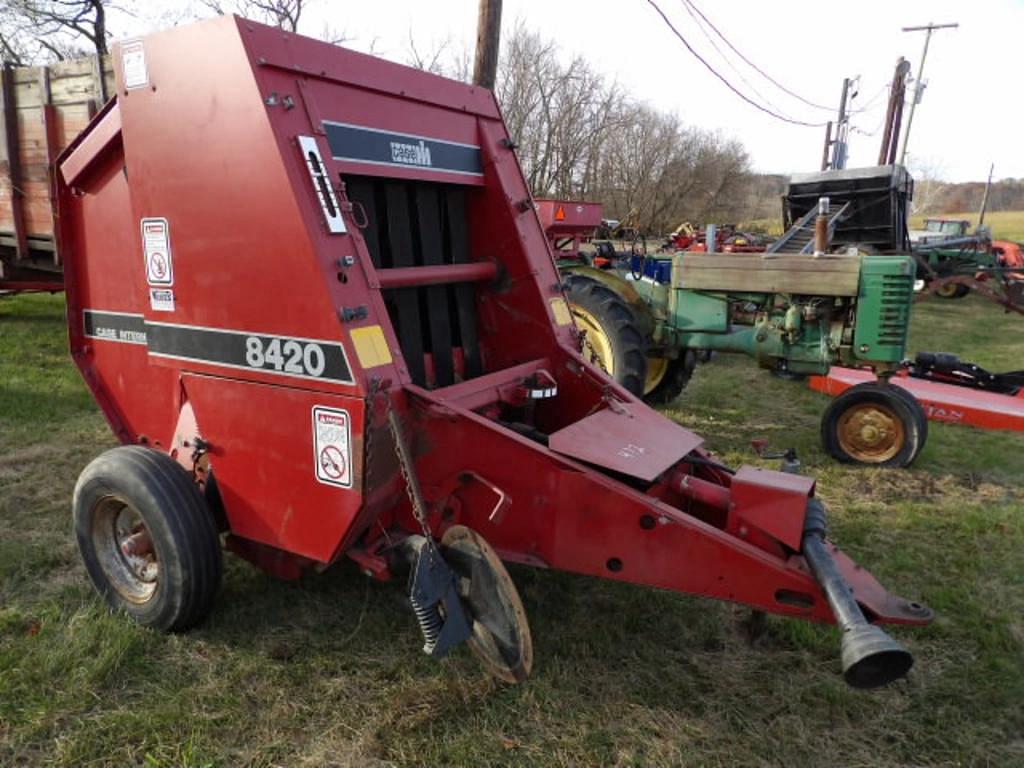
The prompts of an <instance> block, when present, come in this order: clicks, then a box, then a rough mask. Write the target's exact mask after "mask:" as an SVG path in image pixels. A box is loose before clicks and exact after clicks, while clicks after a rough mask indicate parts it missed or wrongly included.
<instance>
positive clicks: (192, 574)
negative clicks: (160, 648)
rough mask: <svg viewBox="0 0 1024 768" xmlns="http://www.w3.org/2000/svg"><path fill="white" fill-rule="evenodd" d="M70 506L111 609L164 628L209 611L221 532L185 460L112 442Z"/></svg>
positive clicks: (88, 563)
mask: <svg viewBox="0 0 1024 768" xmlns="http://www.w3.org/2000/svg"><path fill="white" fill-rule="evenodd" d="M72 506H73V515H74V521H75V535H76V537H77V539H78V548H79V550H80V551H81V553H82V559H83V560H84V562H85V567H86V570H87V571H88V573H89V578H90V579H91V580H92V582H93V584H94V585H95V587H96V589H97V590H98V591H99V593H100V594H101V595H103V597H104V598H105V599H106V601H107V602H108V603H109V604H110V606H111V607H112V608H114V609H115V610H120V611H124V612H125V613H127V614H128V615H129V616H131V617H132V618H133V619H135V620H136V621H137V622H138V623H140V624H142V625H143V626H147V627H152V628H154V629H158V630H162V631H165V632H179V631H183V630H186V629H188V628H190V627H192V626H194V625H196V624H197V623H199V622H200V621H201V620H202V619H203V618H205V616H206V615H207V614H208V613H209V611H210V609H211V607H212V606H213V601H214V598H215V597H216V594H217V589H218V587H219V586H220V579H221V570H222V561H221V550H220V539H219V537H218V535H217V528H216V525H215V523H214V520H213V516H212V515H211V514H210V512H209V510H208V509H207V506H206V503H205V502H204V501H203V496H202V494H201V493H200V491H199V489H198V487H197V486H196V484H195V483H194V482H193V479H192V476H191V475H190V474H189V473H188V472H187V471H186V470H185V469H184V468H183V467H182V466H181V465H180V464H178V463H177V462H176V461H174V459H172V458H171V457H170V456H168V455H167V454H165V453H162V452H160V451H156V450H152V449H150V448H143V447H142V446H138V445H131V446H121V447H119V448H113V449H111V450H109V451H106V452H105V453H103V454H101V455H100V456H98V457H96V458H95V459H93V461H92V462H91V463H90V464H89V466H87V467H86V468H85V470H84V471H83V472H82V474H81V475H80V476H79V478H78V483H77V484H76V485H75V494H74V501H73V505H72Z"/></svg>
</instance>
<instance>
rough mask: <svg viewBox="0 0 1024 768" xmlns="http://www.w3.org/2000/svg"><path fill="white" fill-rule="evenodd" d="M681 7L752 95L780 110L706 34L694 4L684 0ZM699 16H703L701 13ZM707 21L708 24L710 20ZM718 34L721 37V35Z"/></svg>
mask: <svg viewBox="0 0 1024 768" xmlns="http://www.w3.org/2000/svg"><path fill="white" fill-rule="evenodd" d="M683 7H684V8H685V9H686V12H687V13H688V14H690V18H691V19H693V20H694V22H696V25H697V29H699V30H700V31H701V34H703V35H704V39H705V40H707V41H708V43H709V44H710V45H711V47H712V48H714V49H715V53H717V54H718V55H719V56H721V57H722V61H724V62H725V63H726V64H728V65H729V69H731V70H732V71H733V72H735V73H736V76H737V77H738V78H739V79H740V81H741V82H742V83H743V84H744V85H746V86H747V88H749V89H750V90H751V91H753V92H754V95H755V96H757V97H758V98H759V99H761V101H763V102H764V103H765V104H767V105H768V106H769V107H771V108H772V109H775V110H778V111H779V112H782V108H781V107H779V105H778V104H776V103H774V102H773V101H772V100H771V99H769V98H768V97H767V96H765V95H764V94H763V93H761V92H760V91H759V90H758V89H757V87H756V86H755V85H754V84H753V83H751V82H750V81H749V80H747V78H745V77H744V76H743V73H742V72H740V70H739V68H738V67H737V66H736V65H735V64H733V62H732V59H731V58H730V57H729V56H728V55H726V53H725V52H724V51H723V50H722V49H721V48H719V47H718V43H716V42H715V39H714V38H713V37H712V36H711V35H710V34H708V31H707V30H706V29H705V28H704V27H703V26H701V23H700V20H699V19H698V18H697V16H698V15H699V14H700V11H699V10H697V8H696V7H695V6H694V7H692V6H691V4H690V3H688V2H685V0H684V2H683ZM695 11H696V12H695ZM701 17H702V18H703V16H702V15H701ZM705 21H707V19H705ZM708 23H709V24H710V22H708ZM719 36H720V37H721V35H719ZM723 39H724V38H723ZM726 42H728V41H726Z"/></svg>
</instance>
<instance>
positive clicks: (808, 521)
mask: <svg viewBox="0 0 1024 768" xmlns="http://www.w3.org/2000/svg"><path fill="white" fill-rule="evenodd" d="M825 528H826V519H825V505H824V504H822V503H821V502H820V501H818V500H817V499H809V500H808V502H807V516H806V518H805V519H804V534H803V555H804V559H806V560H807V564H808V565H809V566H810V568H811V572H812V573H813V574H814V578H815V579H817V580H818V584H819V585H821V588H822V590H824V592H825V596H826V597H827V598H828V603H829V605H830V606H831V607H832V613H833V614H834V615H835V618H836V623H837V624H838V625H839V627H840V629H841V630H842V632H843V639H842V651H841V653H842V662H843V677H844V678H845V680H846V682H847V683H848V684H849V685H851V686H852V687H854V688H880V687H881V686H883V685H888V684H889V683H891V682H893V681H895V680H898V679H899V678H901V677H903V676H904V675H906V674H907V672H908V671H909V670H910V668H911V667H912V666H913V664H914V657H913V656H911V655H910V651H908V650H907V649H906V648H904V647H903V646H902V645H900V644H899V643H897V642H896V641H895V640H893V639H892V638H891V637H890V636H889V635H888V634H887V633H886V632H884V631H883V630H882V629H881V628H879V627H877V626H875V625H874V624H871V623H869V622H868V620H867V619H866V618H864V613H863V611H861V609H860V606H859V605H858V604H857V601H856V600H854V599H853V595H852V589H851V588H850V585H849V584H848V583H847V581H846V579H844V578H843V575H842V573H841V572H840V570H839V566H838V565H837V564H836V561H835V558H833V557H832V553H831V552H829V550H828V547H827V546H826V544H825Z"/></svg>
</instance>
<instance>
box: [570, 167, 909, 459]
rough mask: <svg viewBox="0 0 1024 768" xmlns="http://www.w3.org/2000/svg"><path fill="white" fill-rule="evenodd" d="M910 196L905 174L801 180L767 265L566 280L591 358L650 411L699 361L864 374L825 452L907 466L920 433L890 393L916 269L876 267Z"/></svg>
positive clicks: (659, 268) (711, 256)
mask: <svg viewBox="0 0 1024 768" xmlns="http://www.w3.org/2000/svg"><path fill="white" fill-rule="evenodd" d="M912 186H913V183H912V181H911V179H910V177H909V175H908V174H907V172H906V171H905V170H904V169H903V168H902V167H900V166H880V167H877V168H868V169H854V170H843V171H826V172H824V173H820V174H811V175H808V176H803V177H796V178H794V179H793V182H792V183H791V184H790V186H789V189H788V191H787V195H786V198H785V202H784V212H785V218H786V221H787V223H788V225H789V228H788V230H787V232H786V233H785V234H784V235H783V236H782V237H781V238H780V239H779V240H778V241H776V242H775V243H773V244H772V245H771V246H769V247H768V249H767V251H766V252H765V253H763V254H758V253H753V254H724V253H699V252H689V251H684V252H677V253H655V254H652V255H649V256H645V257H639V256H634V257H633V258H632V261H631V263H630V264H629V266H628V267H620V268H619V269H617V270H614V271H606V270H597V269H592V268H588V267H586V266H580V265H570V266H566V267H564V268H563V274H564V279H565V282H566V286H567V291H568V297H569V303H570V307H571V309H572V312H573V315H574V316H575V319H576V323H577V325H578V326H579V328H580V329H581V330H582V331H583V332H584V334H585V335H584V350H585V353H586V354H587V356H588V357H589V358H590V359H591V360H592V361H593V362H595V363H596V364H598V365H599V366H600V367H601V368H603V369H604V370H605V371H606V372H607V373H609V374H610V375H611V376H612V377H614V378H615V379H616V380H617V381H618V382H620V383H621V384H622V385H623V386H624V387H626V388H627V389H629V390H630V391H631V392H633V393H634V394H637V395H642V396H643V397H645V398H646V399H647V400H648V401H649V402H652V403H668V402H671V401H672V400H674V399H675V398H676V397H677V396H678V395H679V394H680V392H681V391H682V390H683V388H684V387H685V386H686V383H687V382H688V381H689V379H690V376H691V374H692V372H693V370H694V366H695V364H696V361H697V358H698V354H700V353H702V352H705V351H708V350H711V351H718V352H740V353H743V354H746V355H748V356H750V357H752V358H754V359H755V360H757V362H758V364H760V365H761V366H763V367H766V368H770V369H772V370H774V371H777V372H779V373H783V374H788V375H797V376H803V375H810V374H817V375H821V374H825V373H827V372H828V371H829V369H830V368H831V367H832V366H833V365H846V366H856V367H860V366H868V367H870V368H872V369H873V370H875V371H876V372H877V373H878V374H879V375H881V376H882V377H883V381H881V382H877V383H872V384H865V385H864V386H863V387H861V389H860V394H861V396H860V397H859V398H857V399H849V400H844V401H842V404H845V407H842V408H838V407H833V408H830V409H829V410H828V411H827V412H826V413H825V417H824V419H823V432H824V434H825V435H826V440H825V445H826V448H827V449H828V450H829V453H830V454H831V455H832V456H834V457H835V458H837V459H839V460H841V461H852V462H860V463H866V464H875V465H882V466H895V467H902V466H907V465H909V464H910V463H911V462H912V461H913V460H914V458H915V457H916V456H917V455H918V453H919V452H920V450H921V448H922V447H923V445H924V442H925V439H926V435H927V422H926V418H925V416H924V412H923V411H922V409H921V406H920V405H919V404H918V403H917V402H916V401H915V400H914V399H913V398H912V397H907V395H906V392H905V390H903V389H902V388H898V387H891V386H888V385H886V384H885V382H884V377H885V376H887V375H888V374H890V373H891V372H894V371H896V370H897V369H898V368H899V367H900V365H901V363H902V361H903V358H904V356H905V351H906V341H907V330H908V326H909V322H910V307H911V302H912V297H913V283H914V262H913V259H912V258H911V257H909V256H907V255H900V254H898V253H897V254H894V255H871V254H874V253H875V251H876V250H886V251H899V250H901V249H903V248H904V247H905V245H906V243H905V233H906V226H905V224H906V217H905V212H906V201H907V200H908V199H909V197H910V194H911V191H912Z"/></svg>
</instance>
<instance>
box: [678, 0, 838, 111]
mask: <svg viewBox="0 0 1024 768" xmlns="http://www.w3.org/2000/svg"><path fill="white" fill-rule="evenodd" d="M683 4H684V5H686V6H689V7H690V8H693V10H695V11H696V12H697V15H698V16H700V17H701V18H702V19H703V20H704V22H705V23H706V24H707V25H708V26H709V27H711V29H712V30H714V32H715V34H716V35H718V36H719V37H720V38H722V42H724V43H725V44H726V45H727V46H729V49H730V50H731V51H732V52H733V53H735V54H736V55H737V56H739V57H740V58H741V59H743V61H744V62H746V64H747V65H748V66H749V67H751V68H752V69H753V70H754V71H755V72H757V73H758V74H759V75H761V77H763V78H764V79H765V80H767V81H768V82H769V83H771V84H772V85H774V86H775V87H776V88H778V89H779V90H780V91H782V92H783V93H786V94H789V95H790V96H792V97H793V98H794V99H797V100H798V101H802V102H803V103H804V104H806V105H807V106H809V107H814V108H815V109H824V110H825V111H826V112H834V111H835V108H834V107H826V106H824V105H822V104H816V103H815V102H813V101H810V100H809V99H805V98H804V97H803V96H801V95H800V94H799V93H795V92H793V91H791V90H790V89H789V88H787V87H786V86H784V85H783V84H782V83H780V82H779V81H778V80H776V79H775V78H774V77H772V76H771V75H769V74H768V73H767V72H765V71H764V70H763V69H761V68H760V67H759V66H757V64H755V63H754V62H752V61H751V60H750V59H748V58H747V57H746V56H744V55H743V54H742V53H740V51H739V50H738V49H737V48H736V46H735V45H733V44H732V43H730V42H729V39H728V38H727V37H726V36H725V35H723V34H722V33H721V32H720V31H719V29H718V27H716V26H715V25H714V24H713V23H712V22H711V20H710V19H708V17H707V16H705V15H704V14H703V13H702V12H701V10H700V8H698V7H697V6H696V5H694V3H693V2H691V0H683ZM822 125H824V123H822Z"/></svg>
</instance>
